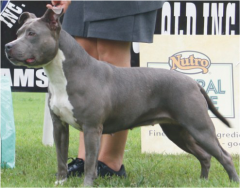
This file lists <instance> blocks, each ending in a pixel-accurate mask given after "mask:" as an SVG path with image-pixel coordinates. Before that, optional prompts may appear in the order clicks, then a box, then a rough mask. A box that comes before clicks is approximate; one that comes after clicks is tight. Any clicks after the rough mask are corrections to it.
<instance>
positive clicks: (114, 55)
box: [75, 38, 131, 171]
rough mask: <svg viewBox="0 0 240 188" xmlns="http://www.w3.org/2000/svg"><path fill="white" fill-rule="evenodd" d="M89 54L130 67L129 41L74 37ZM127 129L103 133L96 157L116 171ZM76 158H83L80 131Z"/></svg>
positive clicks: (83, 149) (120, 161)
mask: <svg viewBox="0 0 240 188" xmlns="http://www.w3.org/2000/svg"><path fill="white" fill-rule="evenodd" d="M75 39H76V41H77V42H78V43H79V44H80V45H81V46H82V47H83V48H84V49H85V50H86V51H87V52H88V53H89V55H91V56H92V57H94V58H96V59H99V60H101V61H106V62H108V63H111V64H113V65H115V66H119V67H130V57H131V54H130V46H131V45H130V42H120V41H111V40H103V39H85V38H75ZM127 135H128V131H120V132H117V133H115V134H114V135H113V136H111V135H103V136H102V139H101V146H100V152H99V157H98V159H99V160H100V161H102V162H104V163H105V164H106V165H108V167H110V168H111V169H113V170H115V171H118V170H119V169H120V167H121V165H122V161H123V156H124V149H125V144H126V141H127ZM78 158H82V159H85V146H84V136H83V133H82V132H80V141H79V150H78Z"/></svg>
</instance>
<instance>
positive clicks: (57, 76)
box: [44, 50, 82, 130]
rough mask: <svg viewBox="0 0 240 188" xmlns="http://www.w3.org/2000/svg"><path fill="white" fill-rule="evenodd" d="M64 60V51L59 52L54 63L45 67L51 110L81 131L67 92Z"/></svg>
mask: <svg viewBox="0 0 240 188" xmlns="http://www.w3.org/2000/svg"><path fill="white" fill-rule="evenodd" d="M64 60H65V57H64V55H63V53H62V51H60V50H59V52H58V54H57V56H56V57H55V58H54V60H53V62H51V63H50V64H48V65H47V66H45V67H44V70H45V72H46V74H47V76H48V79H49V86H48V89H49V91H50V93H51V98H50V108H51V110H52V111H53V112H54V114H56V115H57V116H58V117H59V118H60V119H61V121H63V122H65V123H68V124H69V125H72V126H73V127H75V128H76V129H78V130H81V129H82V128H81V126H80V125H79V124H78V123H77V120H76V119H75V118H74V116H73V106H72V104H71V103H70V101H69V96H68V94H67V90H66V86H67V80H66V77H65V75H64V72H63V69H62V62H63V61H64Z"/></svg>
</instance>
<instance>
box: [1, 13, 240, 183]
mask: <svg viewBox="0 0 240 188" xmlns="http://www.w3.org/2000/svg"><path fill="white" fill-rule="evenodd" d="M60 16H61V14H56V13H55V12H54V11H53V10H47V11H46V13H45V14H44V15H43V16H42V17H41V18H36V16H35V15H34V14H31V13H27V12H25V13H23V14H22V15H21V17H20V18H19V23H20V24H22V23H23V25H22V27H21V28H20V29H19V30H18V32H17V39H16V40H15V41H12V42H10V43H8V44H6V45H5V51H6V55H7V57H8V59H9V60H10V61H11V62H12V63H13V64H14V65H23V66H26V67H31V68H37V67H43V68H44V70H45V72H46V74H47V76H48V78H49V94H50V97H49V108H50V111H51V116H52V121H53V125H54V141H55V144H56V150H57V161H58V177H57V182H56V183H62V182H64V181H65V180H66V179H67V159H68V143H69V125H72V126H73V127H75V128H76V129H78V130H80V131H83V132H84V139H85V148H86V160H85V168H84V174H85V179H84V185H85V186H92V185H93V181H94V179H95V178H97V159H98V152H99V146H100V140H101V135H102V134H111V133H114V132H117V131H121V130H125V129H132V128H134V127H137V126H142V125H152V124H156V123H158V124H160V126H161V127H162V129H163V131H164V133H165V134H166V135H167V136H168V138H169V139H170V140H172V141H173V142H174V143H175V144H176V145H178V146H179V147H180V148H182V149H183V150H185V151H186V152H188V153H191V154H193V155H194V156H195V157H196V158H197V159H198V160H199V161H200V163H201V168H202V170H201V178H208V172H209V168H210V159H211V156H214V157H215V158H216V159H217V160H218V161H219V162H220V163H221V164H222V165H223V167H224V168H225V170H226V171H227V173H228V175H229V178H230V180H232V181H237V182H238V181H239V177H238V174H237V173H236V170H235V168H234V166H233V162H232V159H231V156H230V155H229V154H228V153H227V152H226V151H225V150H224V149H223V148H222V147H221V145H220V144H219V142H218V139H217V137H216V134H215V129H214V125H213V123H212V121H211V119H210V117H209V115H208V108H209V109H210V110H211V111H212V112H213V114H215V115H216V117H218V118H219V119H220V120H221V121H222V122H223V123H224V124H226V125H227V126H229V124H228V122H227V120H226V119H225V118H224V117H223V116H222V115H221V114H220V113H219V112H218V111H217V110H216V109H215V107H214V105H213V104H212V102H211V100H210V99H209V97H208V96H207V94H206V92H205V91H204V90H203V88H202V87H201V86H200V85H198V84H197V82H195V81H194V80H193V79H191V78H189V77H188V76H185V75H183V74H180V73H177V72H175V71H170V70H164V69H151V68H119V67H115V66H113V65H110V64H108V63H106V62H102V61H97V60H96V59H94V58H92V57H90V56H89V55H88V54H87V53H86V52H85V51H84V50H83V48H82V47H81V46H79V44H78V43H77V42H76V41H75V40H74V39H73V38H72V37H71V36H70V35H69V34H68V33H66V32H65V31H63V30H62V29H61V25H60V22H59V17H60Z"/></svg>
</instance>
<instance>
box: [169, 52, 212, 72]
mask: <svg viewBox="0 0 240 188" xmlns="http://www.w3.org/2000/svg"><path fill="white" fill-rule="evenodd" d="M169 65H170V67H171V70H176V71H178V72H182V73H185V74H197V73H203V74H206V73H208V69H209V67H210V65H211V61H210V59H209V58H208V57H207V56H206V55H205V54H203V53H200V52H195V51H185V52H179V53H176V54H174V55H172V56H171V57H170V58H169Z"/></svg>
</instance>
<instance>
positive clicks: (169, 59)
mask: <svg viewBox="0 0 240 188" xmlns="http://www.w3.org/2000/svg"><path fill="white" fill-rule="evenodd" d="M239 41H240V37H239V35H228V36H226V35H225V36H216V35H215V36H211V35H208V36H207V35H194V36H193V35H192V36H188V35H181V36H180V35H178V36H176V35H174V36H170V35H165V36H164V35H155V36H154V43H152V44H141V45H140V52H141V53H140V65H141V67H153V68H163V69H168V70H170V71H176V72H179V73H180V74H185V75H188V76H190V77H191V78H193V79H194V80H195V81H196V82H198V83H199V84H200V85H201V86H202V87H203V88H204V89H205V90H206V92H207V94H208V95H209V97H210V98H211V100H212V102H213V104H214V105H215V107H216V108H217V109H218V110H219V111H220V112H221V114H222V115H223V116H224V117H225V118H226V119H227V120H228V121H229V122H230V124H231V126H232V127H233V128H228V127H227V126H226V125H224V124H223V123H222V122H221V121H220V120H218V119H217V118H216V117H214V115H213V114H212V113H210V112H209V115H210V117H211V119H212V121H213V123H214V126H215V129H216V136H217V138H218V139H219V142H220V144H221V145H222V147H223V148H224V149H225V150H227V151H228V152H229V153H237V154H240V152H239V148H240V147H239V145H240V131H239V127H240V125H239V123H240V122H239V113H240V107H239V102H240V101H239V96H240V93H239V71H240V70H239V67H240V57H239V52H240V46H239ZM176 108H177V106H176ZM182 110H184V109H182ZM191 126H194V125H191ZM141 138H142V152H155V153H166V154H177V153H182V152H183V151H182V150H181V149H179V148H178V147H177V146H176V145H174V144H173V143H172V142H171V141H170V140H169V139H168V138H167V137H166V135H165V134H164V133H163V131H162V130H161V127H160V126H159V125H155V126H146V127H142V128H141Z"/></svg>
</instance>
